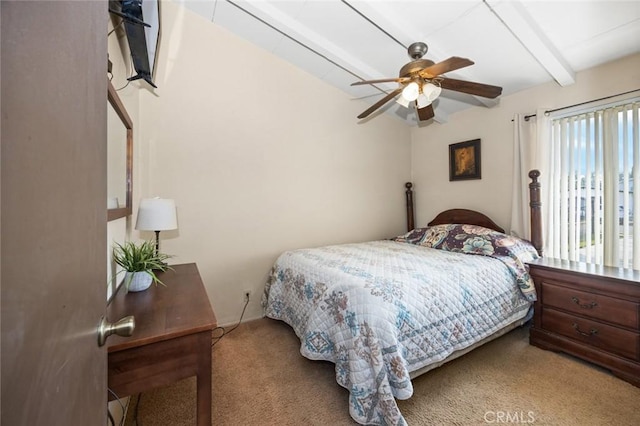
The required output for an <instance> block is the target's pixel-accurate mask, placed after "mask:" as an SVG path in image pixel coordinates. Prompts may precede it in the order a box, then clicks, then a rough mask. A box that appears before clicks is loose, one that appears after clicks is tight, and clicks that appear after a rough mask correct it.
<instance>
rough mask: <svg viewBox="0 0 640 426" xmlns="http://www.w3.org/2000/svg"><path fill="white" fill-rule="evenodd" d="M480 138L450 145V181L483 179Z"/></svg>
mask: <svg viewBox="0 0 640 426" xmlns="http://www.w3.org/2000/svg"><path fill="white" fill-rule="evenodd" d="M480 160H481V158H480V139H473V140H469V141H465V142H458V143H453V144H451V145H449V181H456V180H471V179H481V177H482V175H481V172H480Z"/></svg>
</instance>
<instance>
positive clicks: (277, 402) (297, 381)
mask: <svg viewBox="0 0 640 426" xmlns="http://www.w3.org/2000/svg"><path fill="white" fill-rule="evenodd" d="M299 345H300V343H299V340H298V339H297V337H296V336H295V334H294V333H293V330H292V329H291V328H290V327H289V326H287V325H286V324H284V323H282V322H279V321H274V320H270V319H266V318H265V319H261V320H257V321H252V322H248V323H245V324H242V325H241V326H240V327H238V328H237V329H236V330H235V331H234V332H232V333H230V334H228V335H227V336H225V337H224V338H223V339H222V340H221V341H220V342H219V343H218V344H216V345H215V347H214V349H213V424H214V425H225V426H226V425H233V426H235V425H323V426H324V425H354V424H356V423H355V422H353V421H352V420H351V418H350V417H349V409H348V392H347V391H346V390H345V389H343V388H342V387H340V386H339V385H338V384H337V383H336V382H335V377H334V369H333V364H331V363H327V362H320V361H310V360H307V359H305V358H303V357H302V356H301V355H300V352H299ZM413 383H414V394H413V397H412V398H411V399H409V400H406V401H399V402H398V404H399V407H400V411H401V412H402V413H403V415H404V417H405V419H406V420H407V422H408V423H409V425H411V426H414V425H483V424H485V425H486V424H513V423H528V424H536V425H538V424H540V425H563V426H564V425H568V426H571V425H576V426H585V425H594V426H595V425H598V426H600V425H612V426H613V425H615V426H622V425H634V426H637V425H640V388H636V387H634V386H632V385H630V384H628V383H626V382H624V381H622V380H620V379H618V378H616V377H613V376H611V375H610V374H608V373H607V372H606V371H604V370H601V369H599V368H596V367H594V366H592V365H590V364H586V363H583V362H581V361H579V360H576V359H575V358H571V357H568V356H564V355H560V354H556V353H553V352H549V351H544V350H541V349H538V348H535V347H533V346H530V345H529V344H528V330H527V329H526V328H519V329H516V330H514V331H512V332H510V333H509V334H507V335H505V336H503V337H501V338H499V339H497V340H495V341H493V342H490V343H488V344H486V345H484V346H482V347H480V348H478V349H476V350H474V351H473V352H471V353H469V354H467V355H465V356H463V357H461V358H459V359H457V360H454V361H451V362H450V363H448V364H446V365H444V366H442V367H441V368H438V369H436V370H432V371H431V372H429V373H427V374H425V375H423V376H421V377H418V378H417V379H415V380H414V382H413ZM136 411H137V413H136ZM136 414H137V419H138V422H137V425H138V426H154V425H158V426H164V425H170V426H181V425H194V424H195V379H187V380H183V381H181V382H178V383H176V384H175V385H172V386H169V387H166V388H161V389H157V390H154V391H152V392H147V393H144V394H143V395H142V397H141V399H140V404H139V406H138V407H136V398H132V403H131V406H130V408H129V415H128V416H127V423H126V424H127V425H128V426H133V425H135V424H136V423H135V421H134V419H135V417H136Z"/></svg>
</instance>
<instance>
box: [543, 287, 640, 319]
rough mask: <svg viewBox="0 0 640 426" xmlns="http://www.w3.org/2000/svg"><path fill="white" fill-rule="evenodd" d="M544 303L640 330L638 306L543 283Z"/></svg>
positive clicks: (626, 301) (629, 302) (625, 301)
mask: <svg viewBox="0 0 640 426" xmlns="http://www.w3.org/2000/svg"><path fill="white" fill-rule="evenodd" d="M542 293H543V298H544V300H543V303H544V305H545V306H553V307H555V308H559V309H563V310H565V311H569V312H575V313H576V314H578V315H584V316H587V317H590V318H594V319H601V320H604V321H607V322H609V323H613V324H619V325H621V326H624V327H629V328H631V329H634V330H639V329H640V325H639V324H640V320H639V319H638V317H639V308H638V304H637V303H634V302H631V301H628V300H621V299H616V298H613V297H608V296H602V295H599V294H593V293H587V292H583V291H580V290H574V289H572V288H568V287H563V286H558V285H554V284H551V283H549V282H547V281H543V283H542Z"/></svg>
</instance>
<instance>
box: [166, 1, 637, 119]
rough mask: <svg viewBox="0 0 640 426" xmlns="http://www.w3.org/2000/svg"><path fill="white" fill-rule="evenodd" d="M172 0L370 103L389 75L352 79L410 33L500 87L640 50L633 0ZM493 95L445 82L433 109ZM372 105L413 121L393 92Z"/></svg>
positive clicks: (511, 89)
mask: <svg viewBox="0 0 640 426" xmlns="http://www.w3.org/2000/svg"><path fill="white" fill-rule="evenodd" d="M177 1H178V2H179V3H182V4H183V5H184V6H185V7H187V8H189V9H190V10H192V11H194V12H196V13H198V14H200V15H202V16H204V17H205V18H206V19H208V20H210V21H212V22H214V23H216V24H218V25H220V26H222V27H225V28H227V29H229V30H230V31H232V32H234V33H236V34H237V35H239V36H240V37H243V38H245V39H247V40H249V41H250V42H252V43H254V44H256V45H258V46H261V47H262V48H264V49H266V50H268V51H270V52H272V53H273V54H274V55H277V56H279V57H281V58H283V59H285V60H287V61H289V62H291V63H293V64H294V65H296V66H298V67H300V68H302V69H304V70H306V71H307V72H309V73H311V74H313V75H315V76H316V77H318V78H320V79H322V80H324V81H326V82H327V83H329V84H331V85H333V86H335V87H337V88H339V89H340V90H343V91H344V92H346V93H348V94H349V95H350V96H351V97H352V98H353V99H362V100H364V101H365V102H367V103H369V104H373V103H375V102H376V101H378V100H379V99H381V98H382V97H383V96H384V93H383V91H384V92H388V91H390V90H393V89H394V88H396V87H397V84H395V83H386V84H378V85H376V86H375V87H374V86H371V85H364V86H355V87H352V86H350V84H351V83H353V82H355V81H358V80H370V79H379V78H387V77H396V76H397V75H398V71H399V69H400V67H401V66H402V65H404V64H405V63H407V62H409V61H410V58H409V57H408V55H407V51H406V49H407V47H408V46H409V45H410V44H411V43H413V42H416V41H422V42H425V43H426V44H427V45H428V46H429V51H428V52H427V54H426V55H425V57H424V58H425V59H430V60H433V61H435V62H439V61H442V60H444V59H446V58H449V57H451V56H461V57H465V58H469V59H471V60H472V61H474V62H475V65H472V66H470V67H467V68H463V69H461V70H458V71H454V72H450V73H447V74H446V77H451V78H458V79H463V80H471V81H475V82H479V83H486V84H492V85H496V86H501V87H503V92H502V95H503V96H504V95H509V94H512V93H515V92H518V91H520V90H523V89H526V88H529V87H532V86H536V85H539V84H542V83H546V82H549V81H553V80H555V81H556V82H557V84H559V85H561V86H567V85H571V84H573V83H574V82H575V73H576V72H577V71H581V70H583V69H586V68H591V67H593V66H596V65H599V64H602V63H605V62H609V61H612V60H614V59H617V58H621V57H623V56H627V55H629V54H632V53H636V52H640V0H635V1H610V0H598V1H581V0H573V1H530V0H529V1H526V0H525V1H506V0H458V1H456V0H449V1H442V0H441V1H434V0H421V1H418V0H413V1H407V0H387V1H384V0H377V1H362V0H263V1H244V0H195V1H194V0H177ZM496 102H499V98H498V99H496V100H491V99H485V98H481V97H474V96H471V95H465V94H460V93H456V92H451V91H447V90H444V91H443V93H442V95H441V96H440V98H439V99H438V100H437V101H436V102H434V107H435V113H436V116H435V118H434V119H435V120H436V121H439V122H446V121H447V120H448V116H449V115H450V114H452V113H454V112H457V111H461V110H463V109H466V108H470V107H474V106H477V107H491V106H494V105H495V104H496ZM364 109H366V105H365V104H363V110H364ZM380 111H386V112H387V113H389V114H394V115H396V116H399V117H401V118H403V119H405V120H407V121H408V122H410V123H416V118H415V112H414V111H413V110H411V111H410V110H408V109H406V108H403V107H401V106H399V105H398V104H396V103H395V102H389V103H388V104H387V105H386V106H385V107H383V108H381V109H380ZM376 115H377V114H376V113H374V114H372V115H371V116H370V117H369V118H368V119H375V116H376ZM354 120H357V118H356V117H354Z"/></svg>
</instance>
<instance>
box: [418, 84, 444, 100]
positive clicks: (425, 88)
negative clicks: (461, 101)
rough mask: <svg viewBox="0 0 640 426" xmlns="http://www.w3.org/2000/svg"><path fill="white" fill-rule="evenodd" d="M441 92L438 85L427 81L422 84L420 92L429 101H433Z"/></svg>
mask: <svg viewBox="0 0 640 426" xmlns="http://www.w3.org/2000/svg"><path fill="white" fill-rule="evenodd" d="M441 92H442V88H441V87H440V86H436V85H435V84H433V83H427V84H423V85H422V94H423V95H424V96H426V97H427V99H428V100H429V102H433V101H435V100H436V98H437V97H438V96H440V93H441Z"/></svg>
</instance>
